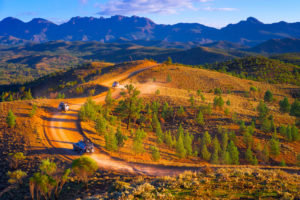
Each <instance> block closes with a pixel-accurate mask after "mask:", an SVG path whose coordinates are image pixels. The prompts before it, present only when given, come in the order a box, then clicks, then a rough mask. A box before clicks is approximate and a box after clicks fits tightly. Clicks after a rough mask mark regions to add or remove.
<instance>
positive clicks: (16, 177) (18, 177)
mask: <svg viewBox="0 0 300 200" xmlns="http://www.w3.org/2000/svg"><path fill="white" fill-rule="evenodd" d="M7 176H8V177H9V179H8V182H9V183H10V184H18V185H20V184H22V182H23V179H24V178H25V177H26V176H27V173H26V172H23V171H22V170H20V169H18V170H15V171H13V172H7Z"/></svg>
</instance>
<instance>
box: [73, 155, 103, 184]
mask: <svg viewBox="0 0 300 200" xmlns="http://www.w3.org/2000/svg"><path fill="white" fill-rule="evenodd" d="M97 169H98V165H97V163H96V161H95V160H93V159H92V158H91V157H89V156H81V157H80V158H77V159H75V160H73V162H72V171H73V172H74V173H75V174H76V176H77V177H78V179H79V180H81V181H83V182H84V183H85V184H87V183H88V177H89V176H92V175H93V174H94V173H95V172H96V171H97Z"/></svg>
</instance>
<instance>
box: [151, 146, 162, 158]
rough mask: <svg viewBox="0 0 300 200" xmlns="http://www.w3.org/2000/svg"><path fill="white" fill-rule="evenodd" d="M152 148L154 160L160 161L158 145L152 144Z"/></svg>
mask: <svg viewBox="0 0 300 200" xmlns="http://www.w3.org/2000/svg"><path fill="white" fill-rule="evenodd" d="M150 150H151V155H152V160H154V161H158V160H159V159H160V153H159V149H158V148H157V147H156V146H151V147H150Z"/></svg>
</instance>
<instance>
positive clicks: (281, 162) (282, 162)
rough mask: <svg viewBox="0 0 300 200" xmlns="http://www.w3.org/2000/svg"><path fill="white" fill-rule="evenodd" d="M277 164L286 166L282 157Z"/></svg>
mask: <svg viewBox="0 0 300 200" xmlns="http://www.w3.org/2000/svg"><path fill="white" fill-rule="evenodd" d="M279 166H282V167H285V166H286V164H285V160H284V159H282V160H281V161H280V163H279Z"/></svg>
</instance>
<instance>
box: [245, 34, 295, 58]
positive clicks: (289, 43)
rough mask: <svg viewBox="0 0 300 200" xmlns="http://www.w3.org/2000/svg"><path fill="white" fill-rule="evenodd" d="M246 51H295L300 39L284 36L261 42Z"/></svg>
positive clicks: (268, 52) (275, 52) (271, 52)
mask: <svg viewBox="0 0 300 200" xmlns="http://www.w3.org/2000/svg"><path fill="white" fill-rule="evenodd" d="M248 51H251V52H256V53H262V54H280V53H296V52H299V51H300V39H294V38H285V39H273V40H268V41H266V42H263V43H261V44H259V45H257V46H255V47H253V48H250V49H248Z"/></svg>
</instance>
